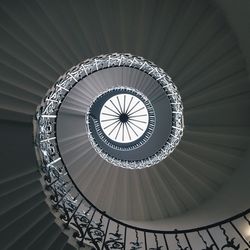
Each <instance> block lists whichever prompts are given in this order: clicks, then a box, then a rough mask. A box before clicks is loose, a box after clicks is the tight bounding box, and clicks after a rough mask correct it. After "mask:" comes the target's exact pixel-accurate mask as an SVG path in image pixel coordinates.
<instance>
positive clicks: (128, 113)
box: [86, 86, 155, 151]
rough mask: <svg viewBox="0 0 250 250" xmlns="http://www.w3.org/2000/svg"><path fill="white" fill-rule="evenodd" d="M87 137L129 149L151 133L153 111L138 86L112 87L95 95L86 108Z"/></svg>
mask: <svg viewBox="0 0 250 250" xmlns="http://www.w3.org/2000/svg"><path fill="white" fill-rule="evenodd" d="M86 124H87V129H88V131H89V135H91V136H89V139H90V141H91V143H92V145H94V144H95V143H97V144H98V145H101V144H103V143H105V144H106V145H107V146H108V147H107V146H105V145H104V146H102V148H105V151H108V150H109V148H112V149H116V150H122V151H129V150H133V149H135V148H137V147H139V146H141V145H143V144H144V143H146V141H147V140H148V139H149V138H150V137H151V135H152V134H153V131H154V126H155V113H154V109H153V106H152V104H151V102H150V101H149V100H148V98H147V97H146V96H145V95H143V94H142V93H141V92H140V91H139V90H137V89H133V88H130V87H122V86H121V87H113V88H110V89H108V90H106V91H104V92H102V93H101V94H100V95H98V96H97V97H95V99H94V101H93V102H92V104H91V105H90V107H89V110H88V112H87V122H86Z"/></svg>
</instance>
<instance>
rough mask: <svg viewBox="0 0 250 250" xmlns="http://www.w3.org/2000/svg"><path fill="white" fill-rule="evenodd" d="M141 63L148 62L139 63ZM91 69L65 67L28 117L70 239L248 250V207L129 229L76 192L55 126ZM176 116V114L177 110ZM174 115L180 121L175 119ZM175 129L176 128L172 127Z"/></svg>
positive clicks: (103, 244) (120, 245)
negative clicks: (180, 225)
mask: <svg viewBox="0 0 250 250" xmlns="http://www.w3.org/2000/svg"><path fill="white" fill-rule="evenodd" d="M114 58H115V55H114ZM117 60H118V61H117ZM119 60H120V61H119ZM122 60H123V58H122V57H119V58H116V63H122ZM101 62H102V61H101V57H100V58H99V59H98V58H97V59H95V61H94V64H93V62H92V64H91V62H89V63H90V64H91V65H96V66H95V67H96V69H98V68H99V67H104V66H105V65H102V64H101ZM86 63H87V62H85V64H84V65H86ZM108 63H110V64H112V63H113V64H114V63H115V62H114V60H113V61H112V58H111V59H110V62H108ZM133 63H134V65H133ZM136 64H137V61H136V60H134V59H133V61H131V65H132V66H134V67H140V68H141V67H142V65H136ZM145 67H149V66H148V65H145ZM148 70H149V69H148ZM92 71H93V69H92V68H86V67H85V66H83V67H81V65H79V66H78V68H73V69H71V70H70V71H69V72H67V73H66V74H65V75H64V76H62V77H61V78H59V80H58V81H57V82H56V84H55V85H54V87H53V88H52V89H50V90H49V92H48V93H47V95H46V97H45V99H44V100H43V102H42V104H41V105H40V106H39V108H38V110H37V113H36V115H35V117H34V120H33V123H34V130H35V131H34V142H35V148H36V154H37V158H38V160H39V164H40V167H41V172H42V175H43V179H44V184H45V188H46V190H47V191H48V192H49V194H50V196H49V198H50V200H51V204H52V206H53V208H54V209H55V210H56V211H57V212H58V214H59V217H60V219H61V221H62V223H63V225H64V227H65V229H69V228H71V229H73V231H74V233H73V237H74V238H75V239H76V241H77V243H78V244H79V246H83V245H85V244H87V245H90V246H92V247H93V248H94V249H126V250H127V249H130V250H136V249H150V250H159V249H167V250H170V249H177V250H192V249H193V250H198V249H199V250H216V249H217V250H226V249H235V250H236V249H244V250H245V249H250V242H249V240H250V239H249V237H250V236H249V235H247V231H248V232H249V231H250V209H248V210H246V211H244V212H242V213H240V214H238V215H236V216H233V217H231V218H228V219H226V220H223V221H220V222H218V223H215V224H212V225H207V226H204V227H199V228H193V229H188V230H179V229H176V230H173V231H161V230H149V229H144V228H139V227H134V226H132V225H128V224H126V223H124V222H122V221H119V220H117V219H115V218H112V217H111V216H110V215H108V214H106V213H105V212H104V211H101V210H100V209H98V208H97V207H95V205H94V204H92V203H91V202H90V201H89V200H88V199H87V198H86V197H85V196H84V194H82V193H81V191H80V190H79V189H78V187H77V186H76V185H75V184H74V181H73V180H72V178H71V176H70V175H69V173H68V171H67V168H66V166H65V164H64V162H63V159H62V157H61V155H60V152H59V148H58V143H57V137H56V128H55V126H56V119H57V114H58V109H59V107H60V104H61V102H62V97H63V96H65V95H66V94H67V92H68V91H69V89H70V88H72V86H73V85H74V84H75V83H76V82H77V78H78V77H82V75H84V74H85V75H88V74H90V73H91V72H92ZM150 71H151V70H150ZM74 72H75V73H74ZM158 73H159V79H162V78H163V77H166V76H165V75H162V76H161V75H160V73H161V72H158ZM169 81H171V79H170V80H169ZM163 87H164V86H163ZM170 87H171V86H170ZM174 91H175V90H174V89H173V92H174ZM173 98H174V95H173ZM175 101H176V100H175ZM176 115H178V110H177V111H176ZM178 119H179V120H181V117H180V118H178ZM178 119H177V120H178ZM180 123H181V121H180ZM176 131H177V130H176ZM176 133H179V132H178V131H177V132H176ZM176 143H178V141H176ZM170 146H171V147H170V148H166V149H165V150H166V151H171V150H172V148H174V144H173V145H170ZM163 151H164V150H163ZM165 153H166V152H165ZM165 153H164V152H163V156H161V155H159V158H161V157H165ZM167 153H168V152H167Z"/></svg>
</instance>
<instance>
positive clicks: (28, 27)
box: [0, 0, 250, 249]
mask: <svg viewBox="0 0 250 250" xmlns="http://www.w3.org/2000/svg"><path fill="white" fill-rule="evenodd" d="M249 10H250V8H249ZM0 19H1V22H0V38H1V42H0V46H1V47H0V64H1V74H0V126H1V134H0V136H1V137H0V138H1V144H2V145H1V150H0V153H1V158H2V159H1V161H2V163H1V177H0V197H1V198H0V200H1V202H0V203H1V204H0V216H1V219H0V221H1V223H0V231H1V232H0V248H1V249H75V245H74V243H72V242H71V239H69V238H68V235H67V234H64V232H63V231H62V228H61V227H60V226H58V224H60V223H58V221H57V220H58V219H56V218H55V217H54V215H53V213H51V211H50V208H49V206H48V204H47V199H46V196H45V194H44V191H43V188H42V186H41V183H40V178H41V175H40V173H39V170H38V164H37V162H36V157H35V153H34V145H33V138H32V134H33V128H32V117H33V115H34V114H35V111H36V107H37V106H38V105H39V104H40V103H41V100H42V98H43V97H44V96H45V93H46V92H47V90H48V89H49V88H50V87H51V86H52V85H53V84H54V82H55V81H56V79H57V78H58V77H59V76H60V75H63V74H64V73H65V72H66V71H67V70H68V69H69V68H71V67H72V66H74V65H76V64H78V63H79V62H81V61H83V60H85V59H87V58H91V57H94V56H97V55H101V54H107V53H114V52H121V53H126V52H129V53H132V54H134V55H139V56H143V57H144V58H146V59H148V60H151V61H153V62H154V63H156V64H157V65H158V66H160V67H161V68H163V69H164V70H165V71H166V72H167V74H169V75H170V77H171V78H172V79H173V81H174V83H175V84H176V86H177V87H178V90H179V92H180V95H181V97H182V101H183V106H184V119H185V130H184V135H183V138H182V140H181V142H180V144H179V145H178V147H177V148H176V149H175V151H174V152H173V153H172V154H171V155H170V156H169V157H168V158H166V159H165V160H164V161H162V162H161V163H159V164H158V165H157V166H156V167H150V168H147V169H143V170H135V171H134V170H133V171H131V170H125V169H121V168H117V167H114V166H111V165H110V164H108V163H106V162H105V161H104V160H103V159H101V158H100V157H99V156H98V155H97V154H95V152H94V150H93V149H92V147H91V145H90V143H89V141H88V138H87V134H86V131H84V129H83V128H81V127H79V126H80V124H81V123H82V120H83V113H84V112H85V111H86V108H87V107H88V105H89V103H90V101H91V100H92V99H93V98H94V97H95V96H97V95H98V94H99V93H100V91H102V90H103V89H106V88H107V87H110V86H109V85H108V84H106V83H107V81H105V79H101V80H100V82H96V83H93V84H92V83H91V84H92V85H91V86H89V92H88V93H87V95H86V93H85V92H84V90H83V89H81V86H76V87H75V88H74V89H73V90H72V91H71V92H70V94H69V95H68V97H67V98H66V100H65V101H64V103H63V104H62V108H61V109H62V110H61V118H60V119H62V123H63V124H65V127H62V130H61V132H60V130H59V134H60V138H59V139H58V140H59V144H60V147H61V150H62V152H63V153H64V154H65V162H67V163H68V164H67V165H68V167H69V172H70V174H71V176H72V177H73V178H74V179H75V181H76V183H77V185H78V187H79V188H80V190H81V191H82V193H83V194H84V195H85V196H86V197H87V198H88V199H89V200H91V202H92V203H93V204H95V205H96V207H98V208H100V209H101V210H104V211H106V212H107V213H108V214H110V215H111V216H113V217H115V218H117V219H120V220H123V221H133V222H134V223H135V224H136V223H137V222H138V223H140V222H141V221H142V222H145V223H146V224H147V223H148V225H150V223H151V222H154V221H160V220H162V219H168V218H175V217H178V216H179V215H182V214H185V213H186V212H187V211H190V210H193V209H196V208H198V207H199V206H200V205H201V204H203V203H204V202H206V201H209V200H210V199H212V198H213V197H214V196H216V193H217V192H219V190H220V189H221V188H222V187H223V185H226V184H227V182H228V181H229V180H230V178H231V177H232V176H233V175H234V173H235V171H237V169H238V168H240V166H241V163H242V160H243V159H244V157H245V156H246V153H247V151H248V150H249V143H250V118H249V115H248V114H249V110H250V83H249V73H248V68H247V59H246V58H245V55H244V53H243V52H242V50H241V48H240V46H239V42H238V40H237V36H236V35H235V33H234V32H233V30H232V28H231V27H230V25H229V24H228V23H227V21H226V19H225V16H224V14H223V12H222V11H221V9H220V8H219V6H218V5H217V4H216V3H214V2H212V1H211V2H210V1H198V0H187V1H186V0H177V1H176V0H167V1H148V2H145V3H144V2H143V1H113V0H112V1H111V0H109V1H71V0H66V1H48V0H46V1H39V0H36V1H18V0H15V1H7V0H1V1H0ZM105 84H106V85H105ZM138 85H140V82H138ZM100 86H102V87H100ZM84 87H86V86H84ZM133 87H135V88H136V87H137V85H136V84H135V85H134V86H133ZM63 119H64V120H63ZM67 121H70V123H75V124H79V126H78V127H77V126H76V127H75V128H74V131H69V130H65V131H66V132H69V133H63V130H64V129H65V128H66V127H67ZM246 174H247V173H246ZM222 219H224V218H222ZM86 248H87V247H86Z"/></svg>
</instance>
